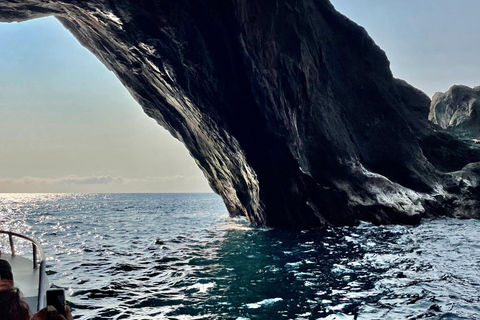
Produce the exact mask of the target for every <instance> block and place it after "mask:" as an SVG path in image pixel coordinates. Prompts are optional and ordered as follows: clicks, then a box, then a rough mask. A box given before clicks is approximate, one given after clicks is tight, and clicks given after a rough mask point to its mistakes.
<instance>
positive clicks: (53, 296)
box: [47, 289, 66, 318]
mask: <svg viewBox="0 0 480 320" xmlns="http://www.w3.org/2000/svg"><path fill="white" fill-rule="evenodd" d="M52 307H55V309H56V310H57V311H56V312H58V313H59V314H61V315H62V316H64V317H66V315H65V290H63V289H49V290H47V311H48V316H49V318H52V315H51V314H52V313H53V314H55V313H56V312H55V310H53V308H52ZM53 318H54V317H53Z"/></svg>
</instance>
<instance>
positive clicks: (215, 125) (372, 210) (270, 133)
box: [0, 0, 480, 228]
mask: <svg viewBox="0 0 480 320" xmlns="http://www.w3.org/2000/svg"><path fill="white" fill-rule="evenodd" d="M46 15H55V16H56V17H57V19H59V20H60V21H61V23H62V24H63V25H64V26H65V27H66V28H67V29H68V30H70V31H71V32H72V34H73V35H74V36H75V37H76V38H77V39H78V40H79V41H80V42H81V43H82V44H83V45H84V46H85V47H87V48H88V49H89V50H90V51H91V52H92V53H93V54H95V55H96V56H97V57H98V58H99V59H100V60H101V61H102V62H103V63H104V64H105V65H106V66H107V67H108V68H109V69H110V70H112V71H113V72H114V73H115V74H116V75H117V77H118V78H119V79H120V81H121V82H122V83H123V84H124V85H125V87H126V88H128V90H129V91H130V92H131V94H132V95H133V96H134V97H135V98H136V100H137V101H138V102H139V104H140V105H141V106H142V108H143V109H144V111H145V112H146V114H148V115H149V116H150V117H152V118H154V119H156V120H157V122H158V123H159V124H160V125H162V126H164V127H165V128H167V129H168V130H169V131H170V132H171V134H172V135H173V136H174V137H176V138H177V139H179V140H181V141H182V142H183V143H184V144H185V146H186V147H187V148H188V150H189V151H190V153H191V155H192V157H194V158H195V160H196V162H197V164H198V166H199V167H200V168H201V169H202V170H203V172H204V174H205V176H206V178H207V179H208V181H209V182H210V185H211V186H212V188H213V190H214V191H215V192H217V193H218V194H220V195H221V196H222V197H223V199H224V201H225V204H226V206H227V208H228V210H229V212H230V214H231V215H245V216H246V217H247V218H248V219H249V220H250V221H251V222H252V223H253V224H255V225H268V226H281V227H288V228H309V227H317V226H323V225H331V224H333V225H344V224H355V223H357V222H358V220H366V221H372V222H374V223H416V222H418V221H419V220H420V219H421V217H425V216H437V215H451V216H464V217H477V218H478V217H479V215H480V205H479V199H480V196H479V186H478V183H479V182H478V169H477V167H476V166H475V165H473V164H472V165H470V166H467V167H466V168H465V169H464V170H460V169H462V168H455V172H453V173H446V172H443V171H445V170H443V171H442V170H440V169H439V168H440V167H441V165H442V164H446V163H447V164H448V160H445V159H440V160H438V161H437V160H436V158H437V157H436V156H435V151H436V150H439V149H442V148H444V147H445V146H447V145H449V143H451V141H454V142H455V143H458V148H464V147H465V148H466V146H465V144H464V143H463V142H462V141H460V140H458V139H456V138H455V137H454V136H451V135H450V134H449V133H448V132H442V135H439V134H438V130H437V129H438V128H437V127H436V126H435V125H432V124H429V123H428V121H427V118H428V113H429V104H430V99H429V98H428V97H427V96H426V95H425V94H423V93H422V92H420V91H419V90H417V89H415V88H413V87H411V86H410V85H408V84H407V83H405V82H403V81H401V80H397V79H395V78H393V76H392V73H391V71H390V68H389V61H388V59H387V57H386V55H385V53H384V52H383V51H382V50H381V49H380V48H379V47H378V46H376V45H375V43H374V42H373V41H372V39H371V38H370V37H369V36H368V34H367V32H366V31H365V30H364V29H363V28H361V27H360V26H358V25H356V24H355V23H354V22H352V21H350V20H349V19H348V18H346V17H344V16H342V15H341V14H339V13H338V12H336V11H335V9H334V8H333V6H332V5H331V4H330V3H329V2H328V1H327V0H276V1H273V0H266V1H248V0H176V1H166V0H165V1H162V0H160V1H154V0H141V1H138V0H137V1H133V0H118V1H117V0H116V1H110V0H92V1H80V0H62V1H60V0H58V1H57V0H14V1H9V2H1V3H0V21H7V22H8V21H22V20H27V19H33V18H36V17H40V16H46ZM455 143H453V144H455ZM426 155H429V157H430V158H428V157H426ZM469 156H472V155H469ZM458 157H459V159H457V160H458V161H459V163H462V164H465V165H466V164H468V163H469V162H475V161H480V159H479V158H475V157H476V156H475V155H473V156H472V157H473V158H472V157H470V158H468V157H467V158H465V157H462V156H457V158H458Z"/></svg>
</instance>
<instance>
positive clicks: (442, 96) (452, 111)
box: [428, 85, 480, 139]
mask: <svg viewBox="0 0 480 320" xmlns="http://www.w3.org/2000/svg"><path fill="white" fill-rule="evenodd" d="M428 120H430V121H432V122H433V123H435V124H437V125H439V126H440V127H442V128H443V129H450V130H451V131H454V132H456V133H458V134H462V133H464V134H465V135H467V136H472V137H474V138H477V139H478V138H480V86H478V87H475V88H473V89H472V88H469V87H467V86H462V85H454V86H452V87H451V88H450V89H448V91H447V92H445V93H443V92H437V93H435V95H434V96H433V98H432V103H431V104H430V113H429V115H428Z"/></svg>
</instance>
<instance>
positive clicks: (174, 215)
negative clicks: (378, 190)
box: [0, 194, 480, 320]
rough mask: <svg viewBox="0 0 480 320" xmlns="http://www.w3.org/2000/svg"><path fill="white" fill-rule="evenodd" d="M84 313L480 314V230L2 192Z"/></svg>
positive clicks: (190, 203)
mask: <svg viewBox="0 0 480 320" xmlns="http://www.w3.org/2000/svg"><path fill="white" fill-rule="evenodd" d="M0 221H1V222H0V228H1V229H6V230H11V231H16V232H20V233H24V234H26V235H29V236H32V237H35V238H37V239H39V240H40V242H41V243H42V245H43V247H44V250H45V252H46V255H47V257H48V263H47V269H48V276H49V279H50V282H51V283H53V284H54V285H55V286H58V287H64V288H65V289H66V290H67V300H68V303H69V304H70V305H71V307H72V309H73V314H74V318H75V319H141V320H147V319H179V320H180V319H181V320H187V319H188V320H189V319H236V320H246V319H298V320H300V319H328V320H333V319H352V320H353V319H395V320H396V319H469V320H472V319H480V242H479V241H480V240H479V239H480V222H479V221H475V220H454V219H439V220H426V221H424V222H422V223H421V224H420V225H418V226H415V227H412V226H373V225H371V224H367V223H362V224H361V225H360V226H358V227H345V228H331V229H328V230H310V231H303V232H291V231H285V230H274V229H269V228H256V227H251V226H250V225H249V224H248V222H247V221H245V220H244V219H232V218H229V217H228V215H227V212H226V209H225V207H224V205H223V203H222V201H221V199H220V198H219V197H218V196H216V195H213V194H2V195H0Z"/></svg>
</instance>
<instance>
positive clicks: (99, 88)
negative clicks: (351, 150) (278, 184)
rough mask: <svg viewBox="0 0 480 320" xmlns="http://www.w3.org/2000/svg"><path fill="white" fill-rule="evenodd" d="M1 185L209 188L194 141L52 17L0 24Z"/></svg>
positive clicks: (18, 188) (8, 188) (19, 188)
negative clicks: (162, 119) (188, 142)
mask: <svg viewBox="0 0 480 320" xmlns="http://www.w3.org/2000/svg"><path fill="white" fill-rule="evenodd" d="M0 39H1V41H2V47H1V48H0V70H2V76H1V78H0V79H1V83H0V99H1V101H2V102H1V104H0V122H1V125H0V140H1V141H0V158H1V159H2V166H1V167H0V192H13V193H17V192H53V193H56V192H73V193H82V192H94V193H110V192H127V193H129V192H133V193H137V192H144V193H156V192H165V193H172V192H176V193H189V192H194V193H198V192H201V193H203V192H211V189H210V187H209V186H208V183H207V181H206V179H205V178H204V176H203V174H202V172H201V171H200V170H199V169H198V167H197V166H196V164H195V162H194V161H193V159H192V158H191V157H190V155H189V154H188V152H187V150H186V148H185V147H184V146H183V144H181V143H180V142H179V141H177V140H176V139H174V138H173V137H172V136H171V135H170V134H169V133H168V132H167V131H166V130H164V129H163V128H162V127H161V126H159V125H158V124H157V123H156V122H155V121H154V120H152V119H150V118H149V117H148V116H146V115H145V113H144V112H143V111H142V109H141V108H140V107H139V105H138V103H137V102H136V101H135V100H134V99H133V98H132V97H131V96H130V94H129V93H128V92H127V90H126V89H125V87H124V86H123V85H122V84H121V83H120V81H118V79H117V78H116V77H115V75H114V74H113V73H112V72H110V71H108V70H107V69H106V67H105V66H104V65H103V64H102V63H101V62H100V61H99V60H98V59H97V58H96V57H94V56H93V55H92V54H91V53H90V52H89V51H88V50H86V49H85V48H84V47H82V46H81V45H80V44H79V43H78V41H77V40H76V39H75V38H74V37H73V36H72V35H71V34H70V33H69V32H68V31H67V30H66V29H65V28H64V27H63V26H62V25H61V24H60V23H59V22H58V21H57V20H56V19H55V18H54V17H47V18H40V19H35V20H29V21H26V22H20V23H1V24H0Z"/></svg>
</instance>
